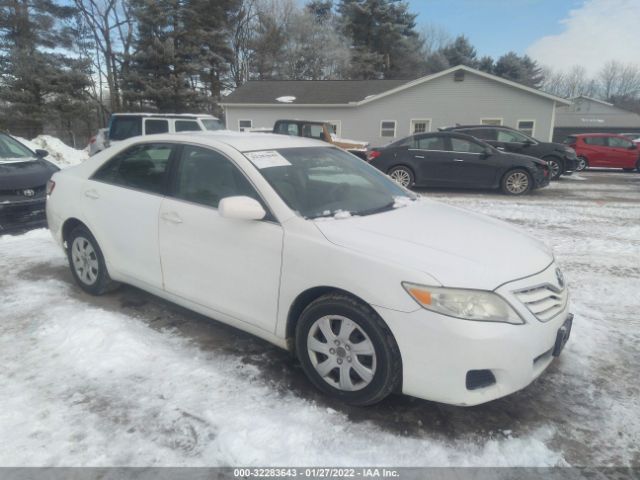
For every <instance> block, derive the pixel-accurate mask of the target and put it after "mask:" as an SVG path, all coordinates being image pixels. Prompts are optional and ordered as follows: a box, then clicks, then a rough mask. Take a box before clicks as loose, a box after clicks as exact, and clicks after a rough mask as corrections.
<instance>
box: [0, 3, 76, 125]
mask: <svg viewBox="0 0 640 480" xmlns="http://www.w3.org/2000/svg"><path fill="white" fill-rule="evenodd" d="M0 6H1V8H2V10H1V12H2V13H1V14H0V62H1V66H0V102H2V103H3V108H2V113H1V114H0V121H1V122H2V123H3V124H4V127H5V128H8V129H11V130H13V131H19V132H20V133H21V134H22V135H25V136H29V137H34V136H36V135H38V134H39V133H42V131H43V128H44V127H45V125H46V124H51V123H53V122H56V123H57V122H59V121H60V118H61V116H63V115H64V113H65V112H61V111H60V107H61V106H64V108H65V110H66V113H67V114H70V115H72V114H73V111H74V108H75V106H78V105H79V104H80V103H82V101H83V100H84V99H85V88H86V87H87V85H88V78H87V69H86V65H85V64H83V63H82V62H80V61H79V60H77V59H75V58H73V57H71V56H70V55H69V52H70V51H71V49H72V47H73V40H74V37H75V35H76V32H75V31H74V29H73V28H72V27H71V26H70V23H69V22H68V21H69V20H70V19H71V18H72V17H73V15H74V14H75V9H74V8H73V7H70V6H68V5H63V4H61V3H58V2H56V1H55V0H11V1H2V3H1V4H0Z"/></svg>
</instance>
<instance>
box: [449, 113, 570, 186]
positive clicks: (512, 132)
mask: <svg viewBox="0 0 640 480" xmlns="http://www.w3.org/2000/svg"><path fill="white" fill-rule="evenodd" d="M440 130H441V131H444V132H458V133H464V134H466V135H471V136H473V137H476V138H477V139H479V140H482V141H484V142H487V143H488V144H490V145H492V146H494V147H496V148H497V149H499V150H505V151H507V152H513V153H520V154H522V155H529V156H531V157H537V158H541V159H542V160H546V161H547V163H548V164H549V170H550V172H551V179H552V180H555V179H557V178H558V177H559V176H560V175H571V174H572V173H573V172H574V171H575V170H576V167H577V166H578V158H577V156H576V152H575V150H574V149H573V148H570V147H567V146H566V145H562V144H561V143H552V142H541V141H540V140H536V139H535V138H533V137H530V136H529V135H526V134H524V133H522V132H521V131H520V130H516V129H514V128H510V127H503V126H497V125H457V126H455V127H447V128H441V129H440Z"/></svg>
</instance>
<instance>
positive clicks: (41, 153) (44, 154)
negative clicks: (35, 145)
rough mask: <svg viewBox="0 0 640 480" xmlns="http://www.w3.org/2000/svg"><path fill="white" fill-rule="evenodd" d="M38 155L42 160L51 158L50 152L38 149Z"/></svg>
mask: <svg viewBox="0 0 640 480" xmlns="http://www.w3.org/2000/svg"><path fill="white" fill-rule="evenodd" d="M36 155H37V156H38V157H40V158H44V157H48V156H49V152H47V151H46V150H42V149H40V148H39V149H37V150H36Z"/></svg>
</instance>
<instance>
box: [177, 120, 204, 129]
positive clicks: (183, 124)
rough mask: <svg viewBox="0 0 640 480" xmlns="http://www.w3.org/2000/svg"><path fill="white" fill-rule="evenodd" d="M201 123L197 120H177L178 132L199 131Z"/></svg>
mask: <svg viewBox="0 0 640 480" xmlns="http://www.w3.org/2000/svg"><path fill="white" fill-rule="evenodd" d="M200 130H201V128H200V125H198V122H196V121H195V120H176V132H197V131H200Z"/></svg>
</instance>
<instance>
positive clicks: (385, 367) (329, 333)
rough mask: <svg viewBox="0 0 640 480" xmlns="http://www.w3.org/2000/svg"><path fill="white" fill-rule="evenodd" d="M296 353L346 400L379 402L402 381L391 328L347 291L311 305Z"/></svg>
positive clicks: (312, 375)
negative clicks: (347, 293)
mask: <svg viewBox="0 0 640 480" xmlns="http://www.w3.org/2000/svg"><path fill="white" fill-rule="evenodd" d="M296 352H297V355H298V358H299V359H300V363H301V365H302V368H303V370H304V372H305V373H306V375H307V377H309V379H310V380H311V382H312V383H313V384H314V385H315V386H316V387H317V388H318V389H320V390H321V391H322V392H324V393H326V394H327V395H330V396H331V397H334V398H337V399H339V400H341V401H344V402H345V403H349V404H352V405H372V404H374V403H378V402H380V401H381V400H382V399H384V398H385V397H386V396H387V395H389V394H390V393H391V392H392V391H393V390H394V389H395V388H396V387H397V386H398V385H399V384H400V380H401V373H402V362H401V359H400V350H399V348H398V345H397V343H396V341H395V339H394V337H393V335H392V334H391V332H390V331H389V328H388V327H387V326H386V324H385V323H384V322H383V321H382V319H381V318H380V317H379V316H378V314H377V313H376V312H375V311H374V310H373V309H372V308H371V307H370V306H368V305H366V304H363V303H361V302H359V301H357V300H355V299H353V298H351V297H349V296H347V295H343V294H329V295H325V296H322V297H320V298H318V299H317V300H315V301H313V302H312V303H311V304H309V306H307V308H305V310H304V311H303V312H302V315H301V316H300V319H299V321H298V324H297V327H296Z"/></svg>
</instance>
